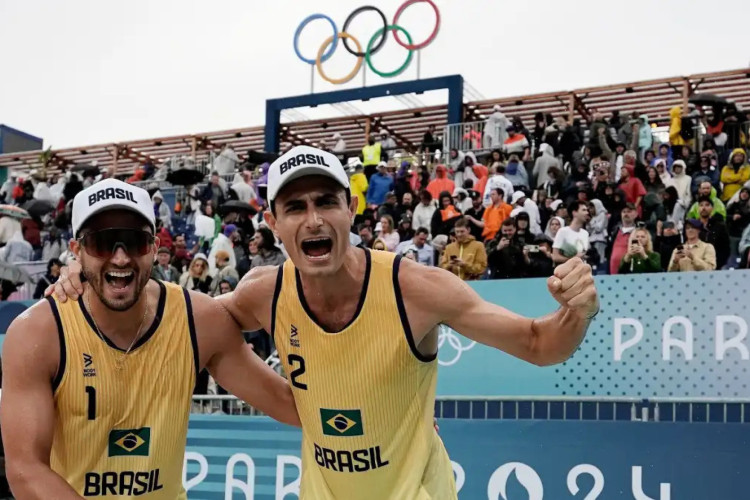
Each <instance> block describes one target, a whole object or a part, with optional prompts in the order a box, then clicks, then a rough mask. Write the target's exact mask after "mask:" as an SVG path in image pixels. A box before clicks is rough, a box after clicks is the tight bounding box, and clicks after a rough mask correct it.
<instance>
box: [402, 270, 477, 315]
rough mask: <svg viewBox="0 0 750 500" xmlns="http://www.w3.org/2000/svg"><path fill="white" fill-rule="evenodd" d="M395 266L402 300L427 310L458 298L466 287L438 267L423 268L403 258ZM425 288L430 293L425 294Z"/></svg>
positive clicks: (453, 275)
mask: <svg viewBox="0 0 750 500" xmlns="http://www.w3.org/2000/svg"><path fill="white" fill-rule="evenodd" d="M395 265H397V266H398V285H399V287H400V289H401V294H402V296H403V298H404V300H407V301H409V302H416V303H417V304H420V305H424V306H425V307H427V308H429V309H432V308H434V307H435V306H436V305H437V306H439V307H440V306H442V305H443V303H444V301H445V300H450V298H451V297H454V298H458V296H459V295H460V293H461V292H462V291H464V289H465V288H467V287H468V285H466V284H465V283H464V282H463V281H461V280H460V279H459V278H458V277H457V276H456V275H455V274H453V273H451V272H449V271H446V270H445V269H441V268H439V267H431V266H425V265H423V264H419V263H417V262H414V261H413V260H411V259H404V258H401V259H399V260H398V263H397V264H395ZM426 287H429V290H430V293H425V289H426Z"/></svg>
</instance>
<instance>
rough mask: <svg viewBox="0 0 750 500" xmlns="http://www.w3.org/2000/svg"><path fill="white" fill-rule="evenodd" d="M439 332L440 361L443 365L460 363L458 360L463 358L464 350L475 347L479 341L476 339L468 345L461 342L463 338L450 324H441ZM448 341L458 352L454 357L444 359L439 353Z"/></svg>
mask: <svg viewBox="0 0 750 500" xmlns="http://www.w3.org/2000/svg"><path fill="white" fill-rule="evenodd" d="M438 328H439V333H438V363H439V364H441V365H442V366H451V365H455V364H456V363H458V360H459V359H461V354H462V353H463V352H464V351H468V350H469V349H471V348H472V347H474V346H475V345H476V344H477V343H476V342H475V341H473V340H472V341H470V342H469V343H468V344H467V345H465V346H464V345H463V344H461V338H460V336H459V334H458V332H456V331H455V330H454V329H453V328H451V327H449V326H448V325H440V326H439V327H438ZM446 341H447V342H448V345H450V346H451V347H452V348H453V349H454V350H455V351H456V352H455V354H453V357H452V358H450V359H449V360H445V361H444V360H442V359H440V358H439V353H440V352H441V351H442V350H443V349H442V348H443V344H445V342H446Z"/></svg>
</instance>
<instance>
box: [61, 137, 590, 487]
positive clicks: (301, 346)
mask: <svg viewBox="0 0 750 500" xmlns="http://www.w3.org/2000/svg"><path fill="white" fill-rule="evenodd" d="M267 198H268V200H269V202H270V207H271V213H267V214H266V221H267V222H268V224H269V225H270V226H271V228H272V229H273V230H274V232H275V233H276V234H277V235H278V236H279V237H280V239H281V240H282V241H283V243H284V247H285V249H286V251H287V252H288V254H289V257H290V259H289V260H287V261H286V263H285V264H284V265H283V266H280V267H260V268H255V269H253V270H251V271H250V272H249V273H248V274H247V276H246V277H245V278H243V280H242V281H241V282H240V284H239V286H238V287H237V289H236V291H235V292H234V293H233V294H229V295H222V296H221V297H220V298H219V299H218V301H219V302H221V303H222V304H223V305H224V306H225V307H226V308H227V310H228V311H229V312H230V313H231V314H232V316H233V317H234V318H235V319H236V320H237V321H238V322H239V323H240V325H241V326H242V327H243V328H244V329H248V330H257V329H260V328H264V329H266V330H267V331H269V332H271V334H272V335H273V337H274V340H275V343H276V347H277V349H278V351H279V356H280V358H281V361H282V363H283V365H284V369H285V371H286V373H287V375H288V379H289V383H290V384H291V386H292V391H293V393H294V398H295V401H296V405H297V411H298V412H299V416H300V420H301V422H302V434H303V439H302V479H301V482H300V498H301V499H302V500H328V499H343V500H349V499H373V500H375V499H377V500H382V499H399V500H401V499H404V500H413V499H417V500H426V499H433V500H436V499H440V500H442V499H455V498H456V488H455V484H454V479H453V472H452V468H451V463H450V460H449V459H448V455H447V453H446V451H445V448H444V446H443V443H442V441H441V440H440V439H439V437H438V435H437V433H436V431H435V428H434V427H433V412H434V400H435V385H436V376H437V361H436V357H437V328H436V327H437V326H438V325H440V324H447V325H449V326H450V327H452V328H453V329H454V330H456V331H458V332H460V333H462V334H463V335H466V336H467V337H469V338H471V339H474V340H476V341H478V342H482V343H484V344H486V345H489V346H492V347H495V348H497V349H501V350H503V351H505V352H508V353H510V354H511V355H514V356H516V357H518V358H521V359H524V360H526V361H529V362H531V363H535V364H538V365H549V364H554V363H560V362H562V361H564V360H566V359H567V358H568V357H569V356H570V355H571V354H572V353H573V352H574V351H575V350H576V348H577V347H578V345H579V344H580V343H581V341H582V340H583V337H584V335H585V332H586V329H587V327H588V324H589V323H590V321H591V318H592V317H593V316H594V315H595V314H596V312H597V311H598V307H599V303H598V298H597V293H596V289H595V287H594V281H593V277H592V275H591V268H590V267H589V266H587V265H585V264H584V263H583V262H581V261H580V260H579V259H572V260H570V261H568V262H566V263H565V264H563V265H561V266H559V267H558V268H557V269H556V270H555V275H554V276H552V277H550V279H549V281H548V288H549V291H550V293H551V294H552V295H553V296H554V297H555V299H556V300H557V301H558V302H559V303H560V305H561V307H560V309H558V310H557V311H556V312H554V313H552V314H549V315H547V316H544V317H542V318H537V319H528V318H524V317H522V316H519V315H517V314H514V313H512V312H510V311H508V310H506V309H504V308H502V307H500V306H497V305H495V304H490V303H488V302H485V301H483V300H482V299H481V298H480V297H479V296H478V295H477V294H476V292H474V291H473V290H472V289H471V288H470V287H469V286H468V285H466V284H465V283H464V282H463V281H461V280H460V279H458V277H456V276H455V275H453V274H451V273H449V272H447V271H444V270H442V269H439V268H435V267H426V266H421V265H419V264H417V263H415V262H412V261H410V260H408V259H403V260H402V259H401V258H400V257H399V256H396V255H395V254H393V253H388V252H378V251H369V250H365V249H361V248H357V247H354V246H351V245H350V244H349V234H348V233H349V228H350V226H351V221H352V218H353V217H354V214H355V212H356V207H357V200H356V198H351V195H350V192H349V182H348V179H347V176H346V173H345V171H344V169H343V167H342V165H341V163H340V162H339V161H338V160H337V159H336V157H335V156H333V155H331V154H329V153H326V152H324V151H321V150H319V149H315V148H311V147H307V146H298V147H295V148H293V149H291V150H290V151H288V152H287V153H286V154H284V155H283V156H281V157H280V158H279V159H277V160H276V161H275V162H274V163H273V164H272V165H271V167H270V170H269V172H268V196H267ZM71 279H72V280H73V282H72V283H68V282H64V284H61V286H59V287H57V291H58V293H61V294H63V295H64V293H65V290H67V291H68V293H73V292H72V290H73V287H74V286H75V285H77V281H76V277H75V276H71Z"/></svg>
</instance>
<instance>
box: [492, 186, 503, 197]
mask: <svg viewBox="0 0 750 500" xmlns="http://www.w3.org/2000/svg"><path fill="white" fill-rule="evenodd" d="M492 190H493V191H495V192H496V193H497V194H499V195H500V197H501V198H504V197H505V191H503V188H499V187H496V188H492Z"/></svg>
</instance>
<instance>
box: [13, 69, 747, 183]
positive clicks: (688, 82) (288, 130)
mask: <svg viewBox="0 0 750 500" xmlns="http://www.w3.org/2000/svg"><path fill="white" fill-rule="evenodd" d="M441 78H459V79H460V81H461V82H462V83H463V78H461V77H460V76H458V75H454V76H453V77H438V78H437V79H433V80H438V79H441ZM428 80H430V79H427V80H415V81H412V82H397V83H389V84H385V85H380V86H378V87H380V88H381V90H382V96H386V95H395V94H404V93H407V94H408V89H409V88H411V87H410V86H409V85H408V84H415V85H416V86H415V87H414V88H419V86H420V85H419V84H420V82H427V81H428ZM389 88H394V89H398V90H396V91H395V92H390V90H389ZM443 88H447V87H445V86H443ZM462 88H463V87H462ZM368 89H372V87H363V88H358V89H350V90H342V91H334V92H325V93H321V94H307V95H302V96H295V97H287V98H282V99H270V100H269V101H267V119H266V121H267V122H269V121H273V116H270V118H269V111H268V108H269V103H272V102H274V101H276V102H279V101H283V102H285V103H288V104H294V103H295V102H300V103H304V104H302V105H304V106H310V105H316V104H315V101H316V96H327V99H326V100H323V101H322V103H324V104H325V103H329V104H330V103H334V102H336V99H335V98H334V97H333V96H335V95H337V94H338V95H340V96H341V99H340V101H339V102H347V101H349V102H351V101H353V100H356V99H358V97H357V96H358V95H364V94H362V92H366V91H367V90H368ZM404 89H406V91H405V90H404ZM696 93H712V94H716V95H720V96H722V97H724V98H726V99H728V100H730V101H732V102H734V103H736V105H737V107H738V108H739V109H747V108H750V68H746V69H737V70H730V71H722V72H714V73H700V74H695V75H689V76H676V77H671V78H662V79H657V80H645V81H640V82H630V83H620V84H614V85H606V86H599V87H587V88H581V89H576V90H565V91H555V92H546V93H541V94H531V95H522V96H510V97H498V98H493V99H486V100H479V101H478V100H470V97H469V96H468V95H467V92H466V91H465V89H464V90H463V91H462V94H463V95H462V96H461V98H460V99H457V97H456V96H451V97H452V99H451V100H452V101H454V102H452V103H446V104H442V105H437V106H426V107H419V108H408V109H400V110H392V111H383V112H377V113H372V114H368V115H348V116H332V117H330V118H320V119H315V120H305V121H293V120H292V121H279V122H277V124H278V127H269V123H266V124H265V125H261V126H255V127H247V128H239V129H231V130H220V131H215V132H205V133H194V134H186V135H178V136H171V137H160V138H154V139H143V140H135V141H126V142H110V143H104V144H96V145H91V146H80V147H73V148H65V149H57V150H53V151H52V152H51V155H50V156H49V159H48V163H47V173H48V174H55V173H59V172H60V171H62V169H63V168H71V167H76V166H86V165H90V164H92V162H94V161H96V164H97V166H98V167H99V168H100V169H107V168H109V167H114V168H115V171H116V173H117V175H127V174H131V173H132V172H133V171H134V170H135V169H136V168H137V167H138V166H140V165H143V164H144V163H146V162H148V161H150V162H152V163H153V164H155V165H159V164H160V163H162V162H164V161H167V160H169V159H170V158H173V157H174V156H185V157H192V159H193V160H196V159H197V158H200V157H205V156H206V155H207V154H208V153H210V152H212V151H217V152H218V151H219V150H220V149H221V148H222V147H223V146H224V145H230V146H231V147H232V148H233V149H234V150H235V151H236V152H237V154H238V155H239V156H240V158H241V159H244V158H245V156H246V155H247V153H248V151H250V150H252V151H258V152H262V151H266V152H274V153H275V152H278V151H272V150H269V145H272V146H274V147H277V148H278V150H284V149H285V148H287V147H289V146H291V145H299V144H308V145H316V144H319V143H320V141H323V140H325V141H330V139H331V136H332V135H333V134H334V133H335V132H338V133H340V134H341V136H342V137H343V139H344V140H346V141H347V144H348V146H349V149H358V148H360V147H361V146H362V145H363V144H364V142H365V138H366V137H367V135H368V134H369V133H371V132H376V131H381V130H386V131H388V132H389V133H390V135H391V137H393V138H394V139H395V141H396V143H397V145H398V146H399V147H415V148H416V147H418V146H419V144H420V143H421V140H422V136H423V134H424V133H425V132H426V131H427V129H428V127H429V126H430V125H434V126H435V128H436V130H437V131H438V132H440V131H441V129H442V128H443V127H445V126H446V125H448V124H453V123H457V122H458V123H460V122H477V121H482V120H484V119H486V118H487V116H489V114H490V113H492V107H493V106H494V105H495V104H499V105H500V106H501V107H502V110H503V112H504V113H505V114H506V115H507V116H520V117H521V118H522V120H523V121H524V123H525V124H526V125H527V126H530V125H531V124H532V121H533V116H534V114H535V113H537V112H542V113H552V114H553V115H556V116H557V115H563V114H567V115H568V116H572V117H574V118H580V119H581V120H582V121H583V122H584V123H585V122H587V121H588V120H590V117H591V113H592V110H598V111H599V112H601V113H604V114H605V115H609V114H611V113H612V112H613V111H615V110H619V111H620V112H621V114H625V113H630V112H632V111H637V112H639V113H643V114H647V115H648V116H649V118H650V120H651V122H652V123H655V124H657V125H666V124H667V123H668V120H669V110H670V108H672V107H673V106H679V105H682V106H686V105H687V103H688V99H689V97H690V96H691V95H693V94H696ZM376 97H378V96H376ZM368 98H369V97H368ZM456 100H458V101H459V102H460V109H459V108H458V107H457V105H458V103H456V102H455V101H456ZM451 106H452V109H451ZM286 107H287V108H293V107H294V106H286ZM332 109H335V108H332ZM278 111H280V109H278V110H276V112H277V113H278ZM269 134H272V135H273V136H272V137H269ZM40 154H41V151H27V152H22V153H8V154H4V155H0V168H3V167H5V168H9V169H12V170H13V171H14V172H17V173H19V174H20V175H24V174H28V173H29V172H31V171H33V170H36V169H39V168H41V167H42V159H41V158H40Z"/></svg>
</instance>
